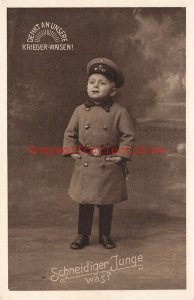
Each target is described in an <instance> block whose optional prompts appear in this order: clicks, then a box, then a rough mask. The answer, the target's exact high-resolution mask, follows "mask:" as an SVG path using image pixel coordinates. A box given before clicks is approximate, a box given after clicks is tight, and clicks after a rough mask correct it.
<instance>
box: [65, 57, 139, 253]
mask: <svg viewBox="0 0 194 300" xmlns="http://www.w3.org/2000/svg"><path fill="white" fill-rule="evenodd" d="M87 74H88V84H87V93H88V99H86V101H85V103H84V104H82V105H80V106H78V107H77V108H76V109H75V111H74V113H73V115H72V118H71V120H70V122H69V124H68V126H67V129H66V131H65V134H64V143H63V151H64V156H71V157H72V158H73V159H74V160H75V165H74V171H73V175H72V178H71V183H70V188H69V195H70V196H71V198H72V199H73V200H74V201H76V202H78V203H79V219H78V237H77V238H76V239H75V240H74V241H73V242H72V243H71V249H74V250H78V249H82V248H83V247H85V246H86V245H88V244H89V235H90V234H91V228H92V219H93V212H94V207H95V206H97V207H98V208H99V242H100V243H101V244H102V245H103V246H104V248H106V249H112V248H115V243H114V241H113V240H112V238H111V236H110V234H111V222H112V213H113V205H114V204H115V203H119V202H121V201H124V200H127V190H126V180H125V176H126V170H127V168H126V161H127V160H130V157H131V151H132V146H133V141H134V131H133V125H132V122H131V119H130V116H129V114H128V113H127V111H126V109H125V108H123V107H122V106H120V105H119V104H117V103H115V102H114V101H113V99H112V97H113V96H114V95H116V93H117V89H118V88H121V87H122V86H123V84H124V77H123V74H122V72H121V71H120V69H119V68H118V66H117V65H116V64H115V63H114V62H113V61H112V60H110V59H108V58H95V59H92V60H91V61H90V62H89V63H88V65H87Z"/></svg>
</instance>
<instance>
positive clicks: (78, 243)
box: [70, 234, 89, 250]
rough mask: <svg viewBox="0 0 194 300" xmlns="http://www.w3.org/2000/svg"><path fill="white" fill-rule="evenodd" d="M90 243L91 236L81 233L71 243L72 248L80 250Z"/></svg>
mask: <svg viewBox="0 0 194 300" xmlns="http://www.w3.org/2000/svg"><path fill="white" fill-rule="evenodd" d="M88 244H89V237H88V236H87V235H81V234H79V235H78V237H77V238H76V239H75V241H73V242H72V243H71V245H70V248H71V249H74V250H79V249H82V248H84V247H85V246H87V245H88Z"/></svg>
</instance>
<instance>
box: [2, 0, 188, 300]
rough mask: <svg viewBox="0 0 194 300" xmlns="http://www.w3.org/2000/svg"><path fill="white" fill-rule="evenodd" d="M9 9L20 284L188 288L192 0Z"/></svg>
mask: <svg viewBox="0 0 194 300" xmlns="http://www.w3.org/2000/svg"><path fill="white" fill-rule="evenodd" d="M6 22H7V29H6V30H7V147H8V149H7V172H8V175H7V176H8V177H7V181H8V182H7V189H8V192H7V194H8V196H7V197H8V200H7V210H8V212H7V214H8V221H7V223H8V253H7V256H8V290H9V292H19V291H23V292H30V291H31V292H32V293H33V292H35V291H45V292H46V291H47V292H49V291H59V292H61V291H66V292H67V291H71V292H73V291H80V292H84V291H85V292H86V291H92V290H95V291H109V292H110V291H112V292H113V291H143V290H145V291H150V290H152V291H153V290H154V291H162V290H163V291H164V290H165V291H170V290H173V291H176V290H179V291H180V290H182V291H183V292H184V291H186V289H187V274H186V269H187V268H186V259H187V255H186V253H187V250H188V249H187V244H186V222H187V218H186V7H182V6H181V5H180V6H177V7H173V6H172V7H169V6H168V7H154V6H153V7H151V6H150V7H143V6H139V7H129V6H126V7H123V6H119V3H118V5H117V6H114V7H113V6H111V5H110V6H108V5H107V6H106V7H104V6H101V7H100V6H98V7H92V5H90V6H88V7H73V6H72V7H65V6H64V7H57V6H55V7H46V5H45V6H44V7H27V6H26V7H25V5H23V7H22V6H20V7H17V6H15V7H14V6H13V5H12V7H9V6H8V7H7V8H6ZM96 295H97V294H96ZM193 297H194V295H193ZM3 299H4V298H3ZM80 299H81V298H80ZM134 299H135V298H134ZM169 299H170V298H169ZM182 299H183V300H184V299H186V298H182ZM191 300H192V298H191Z"/></svg>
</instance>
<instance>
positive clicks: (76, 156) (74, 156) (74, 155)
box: [71, 153, 81, 160]
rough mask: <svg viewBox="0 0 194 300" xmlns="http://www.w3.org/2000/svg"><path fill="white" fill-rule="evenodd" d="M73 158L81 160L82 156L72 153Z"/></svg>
mask: <svg viewBox="0 0 194 300" xmlns="http://www.w3.org/2000/svg"><path fill="white" fill-rule="evenodd" d="M71 157H72V158H73V159H74V160H76V159H80V158H81V156H80V155H79V154H77V153H72V154H71Z"/></svg>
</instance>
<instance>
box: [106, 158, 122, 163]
mask: <svg viewBox="0 0 194 300" xmlns="http://www.w3.org/2000/svg"><path fill="white" fill-rule="evenodd" d="M106 160H108V161H113V162H114V163H115V164H119V163H121V162H122V160H123V158H122V157H121V156H113V157H107V158H106Z"/></svg>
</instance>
